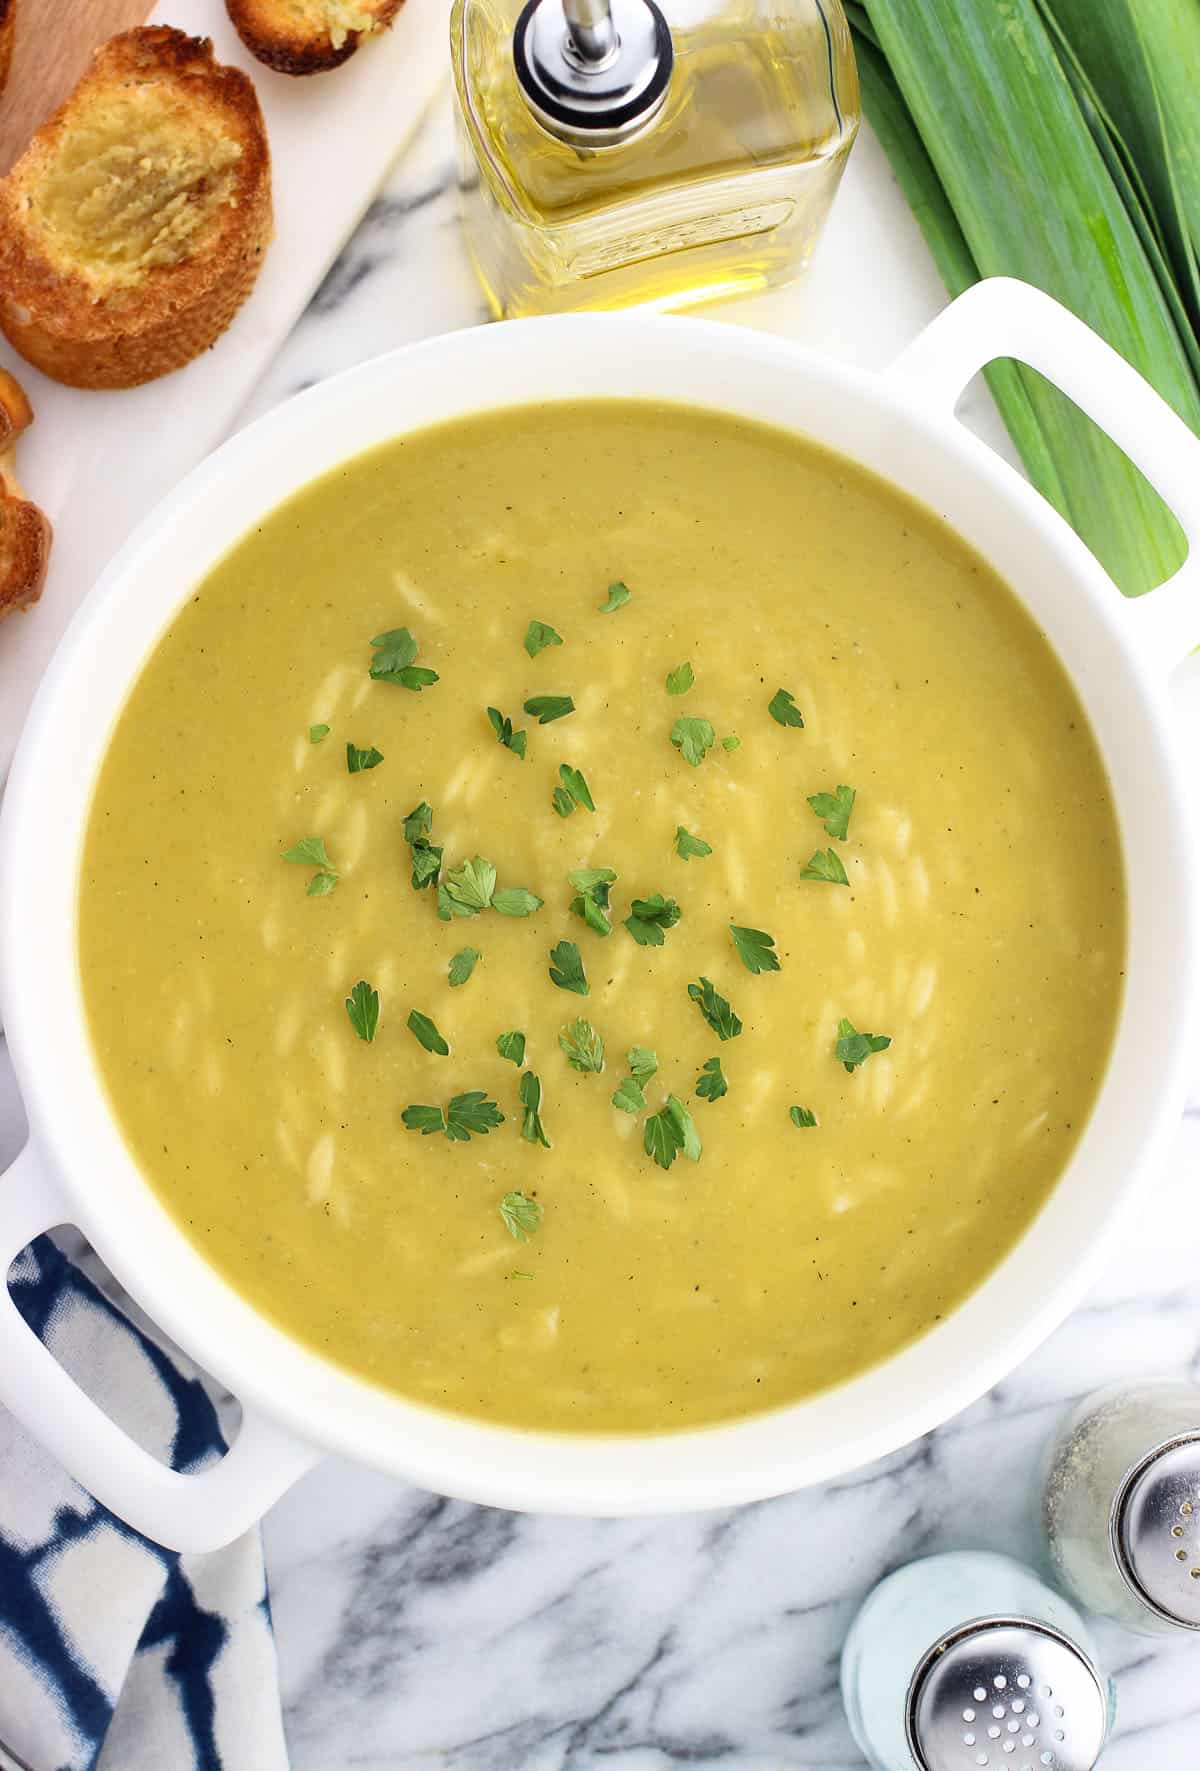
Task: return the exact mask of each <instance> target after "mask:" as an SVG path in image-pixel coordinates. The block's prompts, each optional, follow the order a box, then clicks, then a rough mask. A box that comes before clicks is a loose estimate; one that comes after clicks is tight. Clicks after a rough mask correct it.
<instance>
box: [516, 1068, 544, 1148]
mask: <svg viewBox="0 0 1200 1771" xmlns="http://www.w3.org/2000/svg"><path fill="white" fill-rule="evenodd" d="M518 1092H519V1093H520V1096H521V1105H522V1107H524V1109H525V1117H524V1119H523V1120H522V1121H521V1136H522V1137H523V1138H524V1139H525V1142H526V1143H527V1144H540V1145H541V1146H542V1148H543V1149H544V1150H548V1149H549V1148H550V1140H549V1138H548V1137H547V1136H546V1128H545V1126H544V1125H543V1124H542V1115H541V1111H540V1109H541V1105H542V1084H541V1080H540V1078H539V1077H537V1076H535V1075H534V1073H533V1071H532V1070H524V1071H522V1073H521V1081H520V1085H519V1090H518Z"/></svg>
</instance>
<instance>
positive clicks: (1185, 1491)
mask: <svg viewBox="0 0 1200 1771" xmlns="http://www.w3.org/2000/svg"><path fill="white" fill-rule="evenodd" d="M1112 1546H1113V1554H1114V1555H1115V1557H1116V1559H1117V1567H1118V1568H1119V1569H1120V1570H1121V1573H1122V1575H1123V1576H1124V1579H1125V1583H1126V1585H1127V1586H1128V1587H1129V1588H1130V1590H1131V1591H1132V1592H1133V1593H1134V1595H1135V1596H1136V1597H1137V1598H1139V1599H1140V1600H1141V1601H1142V1603H1143V1604H1144V1605H1146V1606H1147V1607H1148V1608H1149V1609H1150V1610H1151V1611H1153V1612H1154V1613H1155V1615H1156V1616H1158V1617H1161V1618H1162V1619H1163V1620H1164V1621H1165V1622H1167V1623H1175V1624H1179V1625H1181V1627H1183V1628H1184V1629H1192V1630H1200V1432H1197V1433H1188V1434H1185V1435H1184V1436H1183V1437H1181V1438H1178V1439H1169V1440H1167V1441H1166V1443H1165V1444H1163V1445H1157V1446H1155V1448H1154V1450H1153V1451H1150V1452H1148V1453H1147V1454H1146V1456H1145V1457H1144V1458H1143V1459H1142V1461H1141V1462H1140V1463H1139V1464H1135V1465H1134V1467H1133V1469H1132V1470H1130V1472H1129V1474H1128V1475H1127V1476H1126V1477H1125V1480H1124V1481H1123V1482H1122V1483H1121V1486H1120V1488H1119V1489H1118V1490H1117V1494H1116V1499H1115V1500H1114V1502H1113V1510H1112Z"/></svg>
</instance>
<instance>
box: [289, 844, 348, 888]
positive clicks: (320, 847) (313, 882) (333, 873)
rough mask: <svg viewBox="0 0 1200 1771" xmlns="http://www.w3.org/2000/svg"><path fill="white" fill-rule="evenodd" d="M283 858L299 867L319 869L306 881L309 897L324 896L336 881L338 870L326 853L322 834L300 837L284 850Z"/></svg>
mask: <svg viewBox="0 0 1200 1771" xmlns="http://www.w3.org/2000/svg"><path fill="white" fill-rule="evenodd" d="M283 859H284V860H285V861H294V862H295V863H296V864H297V866H299V867H317V868H319V869H320V871H319V872H318V873H314V874H313V876H312V878H311V879H310V880H309V882H308V887H307V896H308V897H310V898H323V897H325V896H326V894H327V893H329V892H331V891H332V890H333V888H334V886H335V885H336V884H337V882H338V877H339V876H338V870H337V868H336V867H335V866H334V864H333V862H332V861H331V860H330V859H329V856H328V854H327V853H326V849H325V838H324V837H323V836H303V837H301V839H300V841H299V842H298V843H296V844H295V845H294V846H293V847H292V848H290V849H287V850H285V852H284V855H283Z"/></svg>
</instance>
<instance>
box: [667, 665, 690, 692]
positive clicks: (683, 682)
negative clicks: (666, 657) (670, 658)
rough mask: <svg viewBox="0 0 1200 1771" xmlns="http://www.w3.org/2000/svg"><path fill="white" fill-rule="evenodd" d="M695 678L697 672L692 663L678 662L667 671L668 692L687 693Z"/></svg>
mask: <svg viewBox="0 0 1200 1771" xmlns="http://www.w3.org/2000/svg"><path fill="white" fill-rule="evenodd" d="M695 680H696V673H695V671H694V670H693V669H692V667H691V665H690V664H677V665H676V666H675V668H674V670H669V671H668V672H667V694H668V695H686V694H687V692H688V690H689V689H690V688H691V686H692V684H693V683H694V682H695Z"/></svg>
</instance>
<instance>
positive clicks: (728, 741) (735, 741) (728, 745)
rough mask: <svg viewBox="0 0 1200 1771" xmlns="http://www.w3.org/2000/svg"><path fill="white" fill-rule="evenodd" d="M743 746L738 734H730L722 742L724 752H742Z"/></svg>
mask: <svg viewBox="0 0 1200 1771" xmlns="http://www.w3.org/2000/svg"><path fill="white" fill-rule="evenodd" d="M741 745H742V741H741V739H740V738H739V737H738V735H737V733H736V732H730V734H729V736H728V738H722V740H721V749H722V750H740V749H741Z"/></svg>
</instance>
